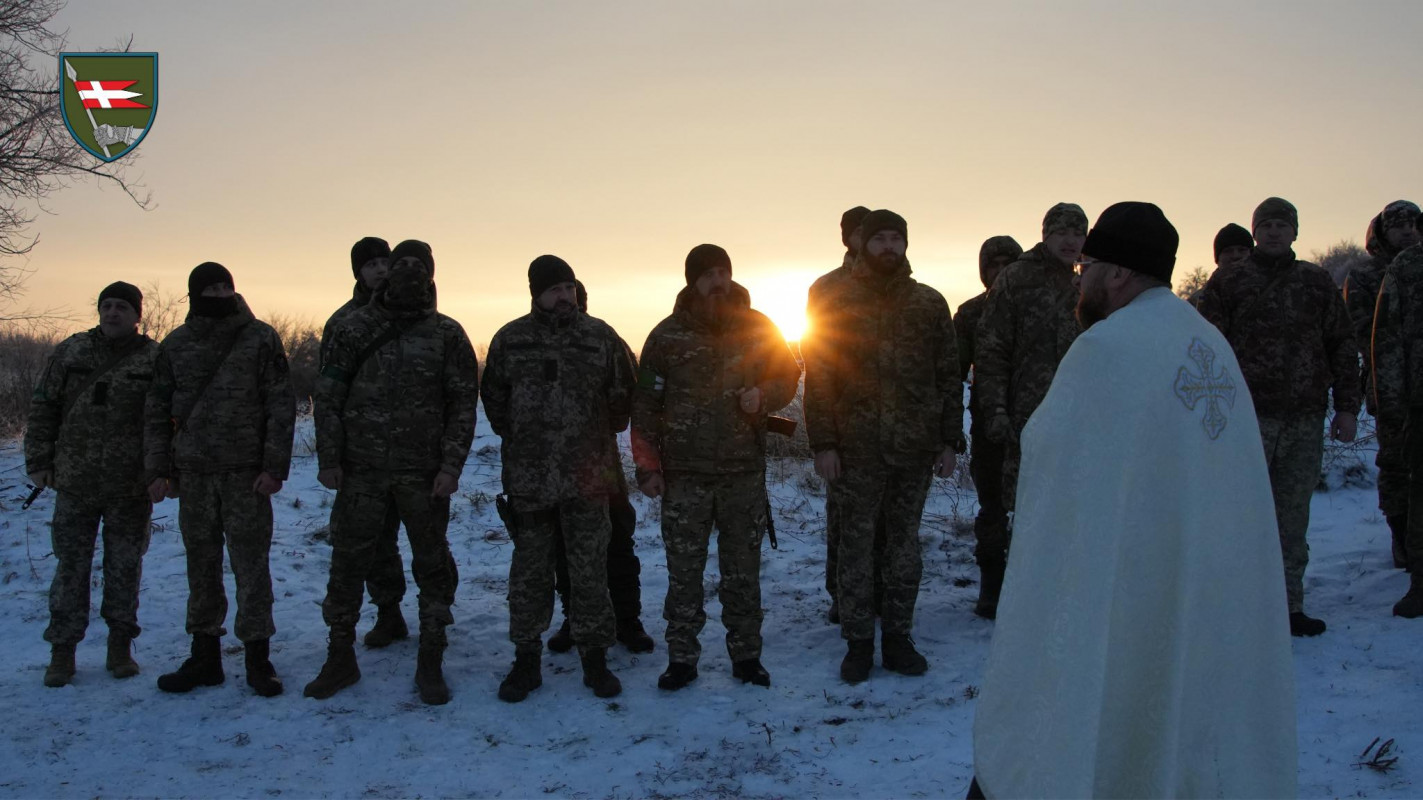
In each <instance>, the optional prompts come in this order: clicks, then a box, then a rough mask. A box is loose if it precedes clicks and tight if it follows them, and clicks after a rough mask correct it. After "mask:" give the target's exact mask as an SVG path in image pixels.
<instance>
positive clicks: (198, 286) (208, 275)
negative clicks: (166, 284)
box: [188, 261, 237, 297]
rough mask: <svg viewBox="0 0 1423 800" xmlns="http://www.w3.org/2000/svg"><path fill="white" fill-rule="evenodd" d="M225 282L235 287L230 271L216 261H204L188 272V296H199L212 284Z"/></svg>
mask: <svg viewBox="0 0 1423 800" xmlns="http://www.w3.org/2000/svg"><path fill="white" fill-rule="evenodd" d="M219 283H225V284H227V285H228V286H231V287H232V288H234V289H236V288H237V284H236V283H234V282H233V280H232V273H231V272H228V271H227V267H224V266H223V265H221V264H219V263H217V262H216V261H204V262H203V263H201V264H199V265H197V266H196V267H193V271H192V272H190V273H188V297H200V296H202V293H203V290H204V289H206V288H208V287H209V286H213V285H214V284H219Z"/></svg>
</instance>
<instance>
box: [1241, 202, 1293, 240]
mask: <svg viewBox="0 0 1423 800" xmlns="http://www.w3.org/2000/svg"><path fill="white" fill-rule="evenodd" d="M1272 219H1277V220H1280V221H1282V222H1284V223H1285V224H1287V225H1289V226H1290V227H1291V228H1294V229H1295V233H1299V210H1298V209H1296V208H1295V206H1294V204H1293V203H1291V202H1290V201H1288V200H1286V199H1284V198H1282V197H1267V198H1265V199H1264V200H1263V201H1262V202H1261V203H1260V205H1258V206H1256V207H1255V213H1254V214H1252V215H1251V216H1250V230H1251V231H1255V230H1259V228H1260V223H1262V222H1267V221H1269V220H1272Z"/></svg>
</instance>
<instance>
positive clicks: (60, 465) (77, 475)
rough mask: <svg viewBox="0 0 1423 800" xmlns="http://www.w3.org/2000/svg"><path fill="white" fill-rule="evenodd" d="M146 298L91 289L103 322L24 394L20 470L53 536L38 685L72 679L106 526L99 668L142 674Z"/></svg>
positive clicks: (116, 287)
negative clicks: (44, 500) (46, 649)
mask: <svg viewBox="0 0 1423 800" xmlns="http://www.w3.org/2000/svg"><path fill="white" fill-rule="evenodd" d="M142 315H143V293H142V292H140V291H139V290H138V287H136V286H133V285H131V284H127V283H124V282H122V281H120V282H118V283H113V284H110V285H109V286H107V287H105V288H104V290H103V291H102V292H100V293H99V325H98V327H95V328H91V329H90V330H87V331H85V332H83V333H76V334H74V335H73V336H71V337H69V338H68V339H65V340H64V341H63V342H60V344H59V346H58V347H56V348H55V350H54V353H53V354H52V355H51V356H50V358H49V363H48V364H47V365H46V367H45V371H44V374H43V375H41V376H40V381H39V383H38V384H37V385H36V386H35V393H34V396H33V397H32V398H31V399H30V414H29V424H28V425H27V426H26V428H25V471H26V472H27V473H28V474H29V476H30V481H31V482H32V483H33V484H34V485H35V486H36V487H37V488H41V489H43V488H46V487H48V488H53V489H54V490H55V493H56V499H55V503H54V519H53V521H52V522H51V523H50V538H51V541H52V542H53V546H54V555H55V561H56V564H55V569H54V581H53V582H52V583H51V584H50V587H49V619H50V622H49V627H48V628H47V629H46V630H45V632H44V638H45V641H47V642H49V643H50V664H49V668H48V669H47V670H45V674H44V684H45V685H46V686H64V685H65V684H67V683H69V681H70V680H71V679H73V677H74V649H75V646H76V645H77V644H78V643H79V642H80V640H82V639H83V638H84V631H85V630H86V629H87V628H88V627H89V573H90V569H91V567H92V564H93V561H94V541H95V539H96V538H97V536H98V534H99V526H100V523H101V522H102V524H103V536H104V602H103V605H102V606H101V607H100V612H99V613H100V614H101V615H103V617H104V621H105V622H106V623H108V626H109V643H108V646H109V652H108V658H107V660H106V663H105V666H106V668H107V669H108V670H109V672H110V673H112V674H113V676H114V677H116V678H131V677H133V676H134V675H137V674H138V664H137V663H135V662H134V660H133V656H132V654H131V652H130V650H129V646H130V644H131V643H132V641H133V639H134V637H136V636H138V634H139V631H140V628H139V626H138V585H139V579H140V577H141V576H142V574H143V554H144V553H146V552H148V536H149V528H148V520H149V514H150V513H151V512H152V510H153V504H152V503H150V502H149V500H148V493H147V491H146V486H145V485H144V481H143V404H144V400H145V398H146V397H147V395H148V387H149V384H150V383H152V381H153V360H154V358H155V357H157V355H158V343H157V342H155V341H153V340H152V339H150V338H148V337H147V336H144V335H142V334H140V333H139V332H138V320H139V318H140V317H141V316H142Z"/></svg>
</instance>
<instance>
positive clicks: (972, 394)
mask: <svg viewBox="0 0 1423 800" xmlns="http://www.w3.org/2000/svg"><path fill="white" fill-rule="evenodd" d="M987 302H988V292H984V293H982V294H979V295H977V296H975V297H971V298H969V299H968V300H965V301H964V302H963V305H961V306H959V310H958V311H956V312H954V337H955V338H956V339H958V342H959V376H960V378H961V379H962V380H965V381H967V380H970V376H971V375H972V371H973V365H974V355H975V354H974V345H975V344H977V342H978V321H979V320H980V319H981V318H982V317H983V307H984V305H985V304H986V303H987ZM972 380H973V383H972V384H970V386H969V409H970V411H971V412H972V413H973V424H974V426H975V427H977V426H978V425H979V424H980V420H979V417H980V416H982V415H981V414H980V413H978V389H977V384H978V380H977V376H973V377H972ZM985 421H986V420H985Z"/></svg>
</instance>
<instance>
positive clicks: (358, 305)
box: [318, 280, 373, 367]
mask: <svg viewBox="0 0 1423 800" xmlns="http://www.w3.org/2000/svg"><path fill="white" fill-rule="evenodd" d="M372 295H373V292H371V290H370V289H367V288H366V284H365V283H364V282H362V281H360V280H357V281H356V288H354V289H352V290H351V299H350V300H347V301H346V302H345V303H344V304H342V306H341V307H340V308H338V309H336V310H335V311H334V312H332V314H331V316H330V317H328V318H327V320H326V324H325V325H324V326H322V328H321V350H320V353H319V357H320V361H319V362H318V364H319V366H323V367H324V366H326V361H327V360H328V359H330V358H331V343H332V342H333V341H334V340H335V338H336V328H337V327H338V326H340V324H341V322H342V321H343V320H345V319H346V318H347V317H349V316H351V314H353V313H355V312H356V311H357V310H358V309H362V308H365V307H366V306H367V305H369V304H370V302H371V296H372Z"/></svg>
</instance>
